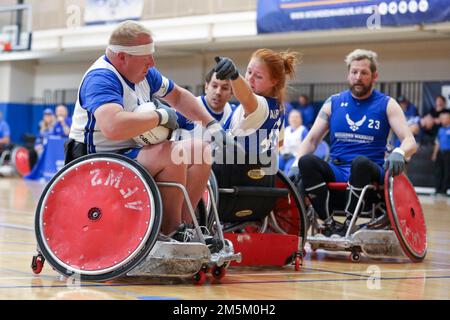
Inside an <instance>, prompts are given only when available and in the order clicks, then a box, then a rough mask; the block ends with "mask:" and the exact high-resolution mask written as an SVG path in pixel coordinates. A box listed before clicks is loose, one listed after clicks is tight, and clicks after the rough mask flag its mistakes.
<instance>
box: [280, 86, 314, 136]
mask: <svg viewBox="0 0 450 320" xmlns="http://www.w3.org/2000/svg"><path fill="white" fill-rule="evenodd" d="M291 110H298V111H300V112H301V114H302V119H303V125H304V126H305V127H306V128H307V129H308V130H309V129H311V127H312V125H313V123H314V120H315V119H316V110H315V108H314V106H313V105H312V104H311V103H309V98H308V96H307V95H306V94H301V95H300V96H299V97H298V106H293V105H291V104H288V105H286V120H285V121H286V122H288V120H289V113H290V112H291Z"/></svg>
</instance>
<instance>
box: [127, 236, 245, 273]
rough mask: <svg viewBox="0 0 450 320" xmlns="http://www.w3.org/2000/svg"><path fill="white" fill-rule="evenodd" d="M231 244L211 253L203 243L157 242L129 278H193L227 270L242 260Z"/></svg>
mask: <svg viewBox="0 0 450 320" xmlns="http://www.w3.org/2000/svg"><path fill="white" fill-rule="evenodd" d="M240 258H241V255H240V254H239V253H238V254H234V251H233V248H232V247H231V248H230V247H229V246H228V245H226V246H225V248H224V249H222V250H220V251H219V252H217V253H213V254H211V252H210V250H209V249H208V247H207V246H206V245H204V244H202V243H200V242H188V243H185V242H164V241H157V242H156V243H155V246H154V247H153V248H152V250H151V251H150V254H149V255H148V256H147V257H146V258H145V259H144V260H143V261H142V262H141V263H140V264H139V265H138V266H136V268H134V269H133V270H131V271H130V272H128V273H127V276H158V277H192V276H195V275H196V274H197V273H198V272H201V271H202V270H203V271H206V270H207V269H210V268H220V267H225V268H226V267H227V266H228V264H229V263H230V262H231V261H234V260H238V261H239V260H240Z"/></svg>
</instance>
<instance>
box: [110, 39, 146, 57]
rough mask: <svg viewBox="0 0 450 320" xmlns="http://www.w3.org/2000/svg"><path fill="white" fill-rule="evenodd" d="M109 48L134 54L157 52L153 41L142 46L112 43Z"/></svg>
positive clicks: (142, 54)
mask: <svg viewBox="0 0 450 320" xmlns="http://www.w3.org/2000/svg"><path fill="white" fill-rule="evenodd" d="M108 49H109V50H111V51H112V52H115V53H118V52H125V53H128V54H131V55H133V56H147V55H149V54H153V53H154V52H155V45H154V44H153V42H152V43H149V44H144V45H141V46H119V45H112V44H110V45H109V46H108Z"/></svg>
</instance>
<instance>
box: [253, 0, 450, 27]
mask: <svg viewBox="0 0 450 320" xmlns="http://www.w3.org/2000/svg"><path fill="white" fill-rule="evenodd" d="M449 2H450V1H448V0H384V1H383V0H258V8H257V12H258V15H257V26H258V33H271V32H290V31H305V30H328V29H343V28H361V27H362V28H369V29H380V28H383V27H388V26H403V25H415V24H427V23H437V22H444V21H450V4H449Z"/></svg>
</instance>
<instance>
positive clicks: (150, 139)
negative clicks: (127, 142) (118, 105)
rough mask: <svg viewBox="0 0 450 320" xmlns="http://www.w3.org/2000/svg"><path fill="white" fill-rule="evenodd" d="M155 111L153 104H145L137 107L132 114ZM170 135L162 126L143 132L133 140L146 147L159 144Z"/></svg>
mask: <svg viewBox="0 0 450 320" xmlns="http://www.w3.org/2000/svg"><path fill="white" fill-rule="evenodd" d="M155 109H156V106H155V104H154V103H153V102H147V103H144V104H141V105H139V106H137V108H136V109H134V110H133V112H149V111H153V110H155ZM169 135H170V130H169V129H168V128H166V127H163V126H158V127H156V128H153V129H151V130H149V131H147V132H143V133H141V134H140V135H138V136H136V137H134V138H133V140H134V141H136V142H137V143H138V144H139V145H141V146H147V145H151V144H157V143H161V142H163V141H165V140H167V138H168V137H169Z"/></svg>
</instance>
